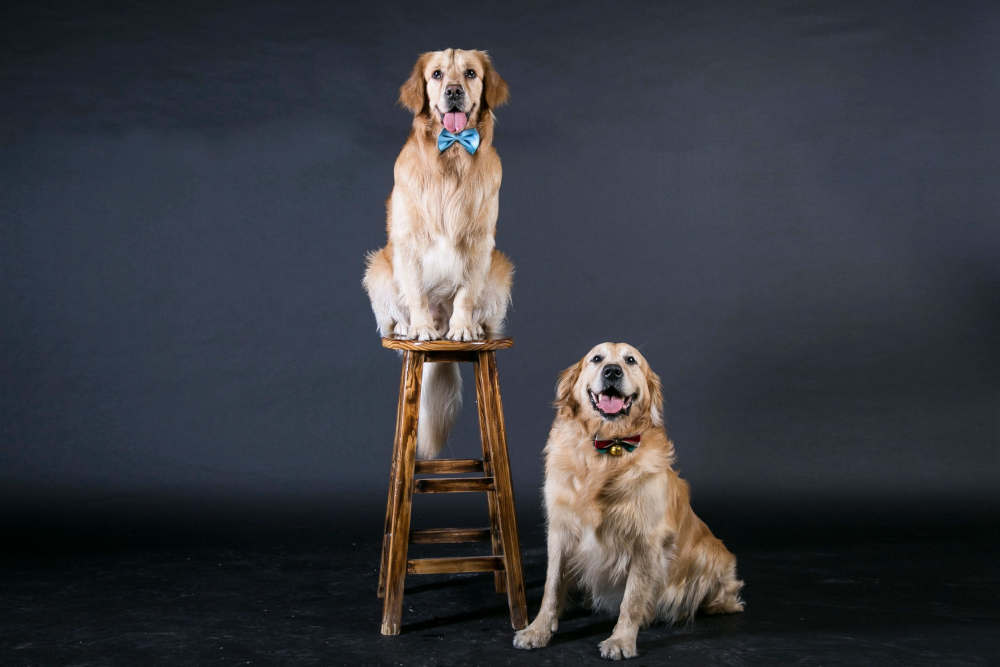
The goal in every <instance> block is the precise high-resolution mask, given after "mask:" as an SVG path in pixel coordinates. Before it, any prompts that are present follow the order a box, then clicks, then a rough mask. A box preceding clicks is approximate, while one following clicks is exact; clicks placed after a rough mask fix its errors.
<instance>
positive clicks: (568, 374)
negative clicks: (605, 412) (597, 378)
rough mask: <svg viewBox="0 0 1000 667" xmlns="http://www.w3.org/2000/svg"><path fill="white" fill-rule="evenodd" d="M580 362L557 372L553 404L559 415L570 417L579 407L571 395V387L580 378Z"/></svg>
mask: <svg viewBox="0 0 1000 667" xmlns="http://www.w3.org/2000/svg"><path fill="white" fill-rule="evenodd" d="M581 364H582V362H580V361H578V362H576V363H575V364H573V365H572V366H570V367H569V368H567V369H566V370H564V371H563V372H562V373H560V374H559V381H558V382H556V400H555V402H554V403H553V405H554V406H555V408H556V414H558V415H559V416H560V417H572V416H573V415H575V414H576V410H577V408H579V407H580V404H579V403H578V402H577V400H576V398H575V397H574V396H573V387H575V386H576V381H577V380H579V379H580V366H581Z"/></svg>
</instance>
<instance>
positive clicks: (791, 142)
mask: <svg viewBox="0 0 1000 667" xmlns="http://www.w3.org/2000/svg"><path fill="white" fill-rule="evenodd" d="M277 4H278V3H274V4H273V5H272V4H268V3H260V4H251V3H239V4H213V5H212V6H211V7H209V8H206V7H204V6H203V5H202V4H200V3H199V4H197V5H191V6H187V7H185V6H182V5H180V4H177V3H160V4H157V3H146V4H143V5H141V6H134V5H132V4H131V3H130V4H123V5H121V6H118V7H114V6H112V7H108V6H104V7H102V8H100V9H97V8H93V9H84V8H82V7H81V6H79V5H76V6H74V8H61V7H59V6H58V5H47V6H45V7H40V6H38V5H37V4H36V3H32V4H31V6H30V8H20V9H16V8H15V9H12V10H7V11H8V14H7V16H6V18H5V20H4V21H3V26H4V27H3V30H4V33H5V37H4V47H3V50H4V57H3V60H2V69H0V76H2V78H0V86H2V88H0V91H2V100H3V106H2V111H0V119H2V138H3V147H2V151H0V183H2V186H0V216H2V232H0V234H2V236H0V280H2V282H0V285H2V290H0V309H2V310H0V312H2V314H3V324H2V327H0V350H2V356H0V362H2V369H0V370H2V380H0V391H2V394H0V436H2V448H0V485H2V490H3V506H4V510H3V513H4V514H5V516H6V518H8V519H12V518H13V519H14V520H16V521H19V522H20V523H21V524H23V525H34V524H35V523H36V522H38V521H42V522H43V523H44V521H45V520H49V519H53V518H56V517H60V516H75V515H77V514H80V513H85V514H87V515H88V516H91V517H92V518H93V517H96V518H97V520H98V521H101V522H103V523H102V525H103V526H104V527H105V528H108V529H110V527H111V526H113V525H115V521H116V520H117V519H115V517H122V516H128V515H129V513H130V512H131V513H132V514H133V515H134V516H133V518H136V517H138V518H137V519H136V520H140V521H141V520H143V517H149V516H153V517H156V516H159V517H161V518H167V517H175V518H176V517H178V516H181V515H182V514H184V512H188V511H189V510H195V514H197V515H198V516H199V517H200V518H202V519H204V518H205V517H213V516H216V515H217V514H218V515H219V516H221V514H220V513H221V511H222V509H224V508H229V509H232V510H233V511H234V514H233V515H231V516H230V517H229V518H228V519H227V520H230V521H232V522H235V523H242V522H247V521H250V520H251V519H252V517H256V516H257V515H258V514H259V513H260V512H261V511H262V508H267V507H270V508H273V507H276V506H287V507H301V508H307V507H315V508H316V510H315V511H317V512H319V515H321V516H323V517H325V518H324V520H325V521H327V522H328V523H329V524H330V525H340V524H343V525H346V522H347V521H348V520H349V519H352V518H362V519H364V520H365V521H369V518H371V521H373V523H370V526H371V527H372V528H373V529H374V530H377V528H375V526H377V522H378V519H377V518H375V517H377V516H378V514H379V512H380V511H381V506H382V503H383V499H384V495H383V494H384V487H385V479H386V473H387V469H388V459H389V451H390V438H391V435H392V422H391V420H392V418H393V416H394V401H395V395H394V394H395V390H396V385H397V378H398V376H397V373H398V360H397V359H396V357H395V356H393V355H392V354H391V353H389V352H387V351H384V350H383V349H381V348H380V346H379V342H378V339H377V336H376V332H375V327H374V321H373V318H372V316H371V313H370V311H369V308H368V303H367V299H366V297H365V295H364V293H363V292H362V290H361V287H360V284H359V280H360V276H361V271H362V259H363V256H364V253H365V252H366V251H367V250H369V249H372V248H375V247H377V246H379V245H381V244H382V243H383V241H384V209H383V206H384V200H385V197H386V196H387V194H388V192H389V189H390V187H391V179H392V164H393V160H394V159H395V157H396V154H397V152H398V150H399V148H400V146H401V145H402V143H403V140H404V139H405V137H406V134H407V131H408V126H409V117H408V115H407V113H406V112H404V111H403V110H401V109H400V108H398V107H397V106H395V99H396V95H397V89H398V86H399V84H400V83H401V82H402V81H403V80H404V78H405V77H406V76H407V74H408V72H409V69H410V67H411V65H412V62H413V60H414V58H415V57H416V55H417V54H418V53H419V52H421V51H423V50H429V49H437V48H444V47H449V46H456V47H464V48H486V49H488V50H489V51H490V52H491V54H492V55H493V58H494V60H495V63H496V66H497V68H498V70H499V71H500V73H501V74H502V75H503V76H504V77H505V78H506V79H507V81H508V82H509V84H510V88H511V91H512V100H511V103H510V105H509V106H508V107H505V108H503V109H501V110H500V111H499V112H498V116H499V126H498V130H497V140H496V144H497V146H498V149H499V151H500V154H501V157H502V159H503V163H504V182H503V188H502V191H501V205H500V221H499V231H498V245H499V247H500V248H502V249H503V250H504V251H506V252H507V253H508V254H509V255H510V256H511V258H512V259H513V260H514V262H515V263H516V265H517V275H516V283H515V287H514V306H513V309H512V310H511V312H510V332H511V334H512V335H513V336H514V337H515V338H516V341H517V344H516V346H515V348H514V349H513V350H511V351H510V352H505V353H503V354H501V355H500V357H499V362H500V370H501V380H502V387H503V392H504V401H505V407H506V413H507V425H508V436H509V442H510V447H511V453H512V459H513V462H514V474H515V481H516V487H517V491H518V494H519V495H518V504H519V509H520V511H521V512H522V515H527V516H529V517H531V516H534V514H532V513H533V512H534V511H535V510H536V508H537V505H538V494H537V488H538V487H539V485H540V480H541V468H540V450H541V447H542V445H543V443H544V440H545V435H546V431H547V428H548V425H549V422H550V420H551V409H550V407H549V404H550V401H551V398H552V390H553V384H554V381H555V376H556V374H557V372H558V371H559V370H560V369H562V368H564V367H565V366H567V365H569V364H570V363H571V362H573V361H574V360H575V359H576V358H578V357H579V356H580V355H582V354H583V353H584V352H585V351H586V350H587V348H588V347H589V346H590V345H591V344H593V343H596V342H599V341H601V340H605V339H614V340H625V341H629V342H631V343H633V344H635V345H637V346H638V347H639V348H640V349H642V351H643V352H644V353H645V354H646V356H647V357H648V358H649V360H650V362H651V363H652V364H653V366H654V367H655V368H656V369H657V370H658V371H659V372H660V373H661V375H662V376H663V379H664V384H665V390H666V395H667V401H668V407H667V417H668V426H669V431H670V433H671V435H672V436H673V438H674V439H675V441H676V443H677V446H678V451H679V462H680V467H681V468H682V470H683V472H684V474H685V475H686V476H687V477H688V478H689V479H691V480H692V481H693V483H694V488H695V494H696V502H697V501H700V502H702V503H704V504H705V505H706V506H717V507H721V508H730V509H732V508H746V507H749V506H751V505H753V504H754V503H757V504H758V505H760V504H762V503H769V505H768V506H770V507H779V508H785V509H790V508H791V509H801V508H808V507H814V506H816V507H819V506H822V507H825V508H827V509H830V510H833V511H837V510H838V508H840V507H843V506H846V505H845V503H852V504H853V505H852V506H860V507H864V506H865V504H866V503H871V505H869V506H872V507H873V506H876V505H878V504H880V503H881V502H885V503H889V504H894V505H898V504H900V503H905V502H911V501H912V502H915V503H916V505H915V506H914V516H919V515H920V513H921V512H923V511H926V508H927V507H929V506H930V507H934V506H938V504H939V503H945V502H951V501H954V502H956V503H965V504H970V503H971V504H975V505H979V506H981V504H982V503H987V504H990V503H995V500H996V496H995V495H994V493H995V492H994V491H993V489H995V488H996V485H997V483H998V481H1000V474H998V469H1000V460H998V405H1000V401H998V382H997V373H998V370H1000V368H998V360H1000V354H998V344H997V340H998V334H1000V332H998V322H1000V300H998V288H1000V264H998V258H1000V230H998V220H997V211H998V209H1000V188H998V185H1000V184H998V178H997V174H998V170H1000V150H998V148H997V146H998V143H997V142H998V140H1000V122H998V120H997V119H998V117H1000V91H998V81H1000V80H998V76H997V63H998V62H1000V11H997V9H996V7H995V6H993V5H992V3H980V4H955V3H948V6H947V8H945V6H944V4H938V5H937V7H936V8H934V7H933V5H932V6H931V8H928V7H927V6H924V5H923V4H917V3H913V4H910V3H899V2H890V3H869V2H857V3H845V2H809V3H792V2H789V3H772V2H768V3H743V2H735V3H701V2H690V3H638V2H616V3H600V2H585V3H581V2H566V3H523V4H519V3H513V2H503V3H477V4H475V5H464V6H459V7H456V8H455V9H453V10H452V9H450V8H449V7H447V6H442V7H440V8H438V7H434V6H430V5H426V4H413V3H404V4H401V5H399V6H393V5H391V4H389V3H384V2H365V3H351V4H349V5H344V6H339V5H335V4H334V3H324V2H316V3H281V6H280V7H278V6H276V5H277ZM703 4H705V5H708V6H703ZM751 5H756V6H751ZM873 5H878V6H873ZM466 378H467V379H468V378H469V376H468V374H466ZM474 412H475V411H474V405H473V404H472V400H471V397H470V398H469V399H468V402H467V407H466V410H465V412H464V415H463V421H462V422H461V425H460V428H459V430H458V431H457V433H456V437H455V444H453V446H452V448H451V453H452V454H460V453H471V452H472V451H474V450H473V448H474V447H475V421H474ZM451 500H452V502H454V499H451ZM873 501H878V502H873ZM921 508H922V509H921ZM477 509H478V508H477ZM154 510H155V511H154ZM310 511H312V510H310ZM209 520H210V521H211V519H209ZM529 520H531V519H530V518H529ZM180 521H181V522H183V518H181V519H180Z"/></svg>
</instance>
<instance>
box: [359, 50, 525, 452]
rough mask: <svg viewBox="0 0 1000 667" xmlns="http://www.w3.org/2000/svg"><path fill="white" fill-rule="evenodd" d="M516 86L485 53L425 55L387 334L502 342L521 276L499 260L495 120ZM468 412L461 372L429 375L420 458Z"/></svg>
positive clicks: (416, 91) (431, 369) (371, 273)
mask: <svg viewBox="0 0 1000 667" xmlns="http://www.w3.org/2000/svg"><path fill="white" fill-rule="evenodd" d="M507 97H508V90H507V83H506V82H505V81H504V80H503V79H502V78H500V75H499V74H497V72H496V70H495V69H493V63H492V61H491V60H490V57H489V56H488V55H487V54H486V52H485V51H462V50H459V49H446V50H444V51H433V52H429V53H424V54H422V55H421V56H420V57H419V58H418V59H417V62H416V64H415V65H414V66H413V72H412V73H411V74H410V78H409V79H407V80H406V82H405V83H404V84H403V86H402V87H401V88H400V90H399V101H400V103H401V104H402V105H403V106H404V107H406V108H407V109H409V110H410V111H412V112H413V128H412V130H411V131H410V136H409V137H408V138H407V140H406V143H405V144H404V145H403V150H402V151H401V152H400V153H399V157H398V158H397V159H396V166H395V170H394V178H395V183H394V185H393V188H392V194H391V195H390V196H389V200H388V202H387V203H386V210H387V222H386V230H387V235H388V242H387V243H386V245H385V247H384V248H381V249H380V250H376V251H375V252H372V253H370V254H369V255H368V263H367V269H366V271H365V277H364V281H363V283H364V286H365V289H366V290H367V292H368V297H369V298H370V299H371V304H372V310H373V311H374V312H375V321H376V323H377V324H378V329H379V332H380V333H381V334H382V335H383V336H390V335H393V334H395V335H397V336H404V337H407V338H415V339H419V340H431V339H435V338H441V337H445V338H449V339H451V340H457V341H467V340H474V339H479V338H483V337H484V336H496V335H498V334H500V333H501V330H502V327H503V321H504V318H505V316H506V314H507V306H508V303H509V301H510V286H511V278H512V274H513V266H512V265H511V263H510V260H508V259H507V258H506V257H505V256H504V255H503V253H501V252H500V251H499V250H496V248H495V247H494V246H495V236H496V226H497V212H498V208H499V192H500V179H501V175H502V172H501V168H500V158H499V156H498V155H497V151H496V149H495V148H494V147H493V128H494V124H495V119H494V116H493V109H495V108H496V107H498V106H500V105H502V104H503V103H504V102H506V101H507ZM460 405H461V376H460V375H459V372H458V366H457V365H456V364H453V363H431V364H427V365H426V367H425V369H424V372H423V387H422V391H421V399H420V417H419V427H418V433H417V451H418V453H419V455H420V456H422V457H424V458H429V457H433V456H436V455H437V454H438V452H439V451H440V450H441V448H442V447H443V446H444V442H445V440H446V439H447V437H448V432H449V431H450V430H451V426H452V424H453V423H454V420H455V416H456V414H457V411H458V408H459V407H460Z"/></svg>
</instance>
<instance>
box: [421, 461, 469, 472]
mask: <svg viewBox="0 0 1000 667" xmlns="http://www.w3.org/2000/svg"><path fill="white" fill-rule="evenodd" d="M456 472H483V462H482V461H481V460H479V459H430V460H427V461H417V474H418V475H447V474H450V473H456Z"/></svg>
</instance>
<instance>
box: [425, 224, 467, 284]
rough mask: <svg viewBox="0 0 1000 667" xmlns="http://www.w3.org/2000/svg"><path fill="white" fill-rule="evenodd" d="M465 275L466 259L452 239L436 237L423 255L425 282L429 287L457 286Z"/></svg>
mask: <svg viewBox="0 0 1000 667" xmlns="http://www.w3.org/2000/svg"><path fill="white" fill-rule="evenodd" d="M464 275H465V260H464V257H463V255H462V253H461V252H459V249H458V248H457V247H455V244H454V243H452V242H451V240H450V239H447V238H443V237H439V238H437V239H434V241H433V243H432V244H431V245H430V247H428V248H427V251H426V252H425V253H424V256H423V282H424V286H425V287H426V288H427V289H429V290H430V289H435V288H456V287H457V286H458V285H459V283H460V282H461V281H462V277H463V276H464Z"/></svg>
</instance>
